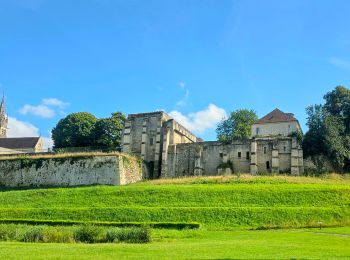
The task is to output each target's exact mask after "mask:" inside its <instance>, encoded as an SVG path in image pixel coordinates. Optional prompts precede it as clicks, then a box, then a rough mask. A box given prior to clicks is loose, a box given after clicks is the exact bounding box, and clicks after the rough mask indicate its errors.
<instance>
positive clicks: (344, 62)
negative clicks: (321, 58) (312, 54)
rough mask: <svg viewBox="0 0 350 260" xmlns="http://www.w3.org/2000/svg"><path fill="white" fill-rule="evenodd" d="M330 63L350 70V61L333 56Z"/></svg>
mask: <svg viewBox="0 0 350 260" xmlns="http://www.w3.org/2000/svg"><path fill="white" fill-rule="evenodd" d="M329 63H330V64H332V65H334V66H336V67H339V68H341V69H345V70H350V62H349V61H347V60H344V59H339V58H336V57H332V58H330V59H329Z"/></svg>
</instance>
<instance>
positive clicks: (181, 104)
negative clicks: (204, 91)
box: [176, 81, 190, 107]
mask: <svg viewBox="0 0 350 260" xmlns="http://www.w3.org/2000/svg"><path fill="white" fill-rule="evenodd" d="M179 86H180V88H182V89H183V90H185V95H184V97H183V98H182V99H181V100H179V101H177V102H176V106H177V107H184V106H186V105H187V103H188V99H189V98H190V91H189V90H188V88H186V84H185V82H183V81H180V83H179Z"/></svg>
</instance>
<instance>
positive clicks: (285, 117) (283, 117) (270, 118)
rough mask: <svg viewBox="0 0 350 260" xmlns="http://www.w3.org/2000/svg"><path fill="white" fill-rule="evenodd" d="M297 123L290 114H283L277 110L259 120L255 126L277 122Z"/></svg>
mask: <svg viewBox="0 0 350 260" xmlns="http://www.w3.org/2000/svg"><path fill="white" fill-rule="evenodd" d="M293 121H298V120H297V119H296V118H295V117H294V115H293V114H292V113H284V112H282V111H281V110H279V109H278V108H276V109H275V110H273V111H272V112H270V113H268V114H267V115H266V116H264V117H262V118H260V119H259V120H258V121H257V122H255V124H267V123H277V122H293Z"/></svg>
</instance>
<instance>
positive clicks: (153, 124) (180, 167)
mask: <svg viewBox="0 0 350 260" xmlns="http://www.w3.org/2000/svg"><path fill="white" fill-rule="evenodd" d="M257 129H259V130H257ZM295 131H300V125H299V122H298V120H297V119H295V118H294V116H293V115H292V114H290V113H283V112H282V111H280V110H278V109H275V110H274V111H272V112H271V113H269V114H268V115H266V116H265V117H263V118H261V119H260V120H259V121H257V122H256V123H255V124H253V125H252V135H251V138H250V139H249V140H244V141H234V142H232V143H230V144H222V143H220V142H203V141H202V140H201V139H200V138H198V137H196V136H195V135H193V134H192V133H191V132H190V131H188V130H187V129H186V128H184V127H183V126H181V125H180V124H179V123H178V122H176V121H175V120H173V119H172V118H171V117H170V116H169V115H167V114H166V113H164V112H154V113H142V114H132V115H129V116H128V121H127V122H126V125H125V130H124V140H123V151H124V152H131V153H133V154H136V155H138V156H140V158H141V159H142V160H143V161H144V177H145V178H175V177H182V176H209V175H223V174H232V173H251V174H270V173H271V174H278V173H290V174H292V175H299V174H300V173H302V172H303V170H304V168H303V151H302V148H301V144H300V143H299V142H298V140H297V138H296V137H291V136H290V134H292V133H293V132H295ZM257 133H258V134H257Z"/></svg>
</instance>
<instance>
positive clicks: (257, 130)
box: [256, 127, 260, 135]
mask: <svg viewBox="0 0 350 260" xmlns="http://www.w3.org/2000/svg"><path fill="white" fill-rule="evenodd" d="M259 133H260V129H259V127H257V128H256V134H257V135H258V134H259Z"/></svg>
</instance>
